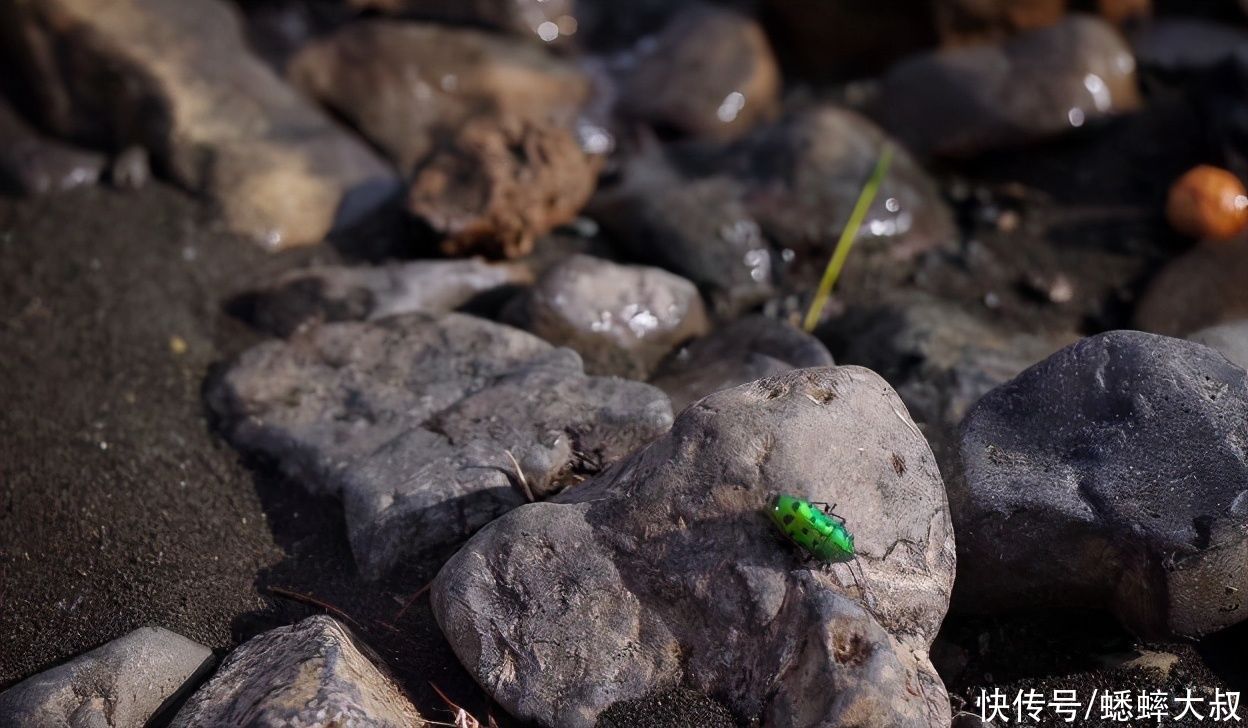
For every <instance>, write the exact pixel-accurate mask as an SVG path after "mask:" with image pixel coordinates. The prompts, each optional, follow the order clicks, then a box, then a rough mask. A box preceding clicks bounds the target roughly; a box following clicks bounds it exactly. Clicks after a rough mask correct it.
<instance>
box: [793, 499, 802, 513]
mask: <svg viewBox="0 0 1248 728" xmlns="http://www.w3.org/2000/svg"><path fill="white" fill-rule="evenodd" d="M801 510H802V504H801V503H798V502H797V501H793V512H794V513H798V512H800V511H801Z"/></svg>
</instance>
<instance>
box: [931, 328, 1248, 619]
mask: <svg viewBox="0 0 1248 728" xmlns="http://www.w3.org/2000/svg"><path fill="white" fill-rule="evenodd" d="M1246 379H1248V375H1246V374H1245V373H1244V370H1243V369H1240V368H1239V367H1237V366H1235V365H1233V364H1231V363H1230V362H1228V361H1227V360H1226V358H1225V357H1223V356H1222V355H1220V354H1218V353H1217V352H1215V351H1213V350H1211V349H1209V348H1207V347H1204V346H1201V345H1199V344H1195V343H1192V342H1189V341H1183V340H1180V339H1170V338H1166V337H1163V336H1155V335H1153V334H1145V333H1141V332H1135V331H1111V332H1109V333H1107V334H1101V335H1100V336H1094V337H1091V338H1087V339H1084V340H1082V341H1080V342H1078V343H1076V344H1073V345H1071V346H1069V347H1067V348H1065V349H1063V350H1062V351H1060V352H1058V353H1056V354H1054V355H1053V356H1051V357H1049V358H1048V359H1046V360H1045V361H1043V362H1041V363H1040V364H1037V365H1036V366H1034V367H1032V368H1030V369H1028V370H1027V371H1025V372H1023V373H1022V374H1021V375H1019V376H1018V377H1017V378H1015V379H1014V380H1013V381H1011V382H1009V383H1008V384H1005V385H1003V386H1001V387H998V388H997V389H994V390H993V391H992V392H990V393H989V394H987V395H986V396H985V397H984V398H983V399H981V400H980V401H979V404H978V405H976V406H975V407H974V408H973V409H972V410H971V412H970V414H968V415H967V418H966V421H965V422H964V423H963V425H962V435H961V449H960V456H961V461H962V464H961V468H960V470H959V471H958V472H956V473H955V476H957V477H954V478H953V479H952V482H951V483H950V490H949V496H950V504H951V507H952V509H953V515H954V522H955V523H956V524H957V532H958V567H959V571H958V594H957V600H958V601H957V603H958V605H959V606H960V607H961V608H964V609H968V610H975V611H991V610H998V609H1007V608H1014V607H1028V608H1035V607H1042V606H1047V605H1061V606H1084V607H1088V606H1090V607H1104V608H1107V609H1109V610H1112V611H1113V612H1114V613H1115V614H1116V615H1117V616H1118V617H1119V618H1120V619H1121V620H1122V621H1123V622H1124V623H1125V624H1127V625H1128V626H1129V627H1130V628H1131V629H1133V630H1134V631H1136V632H1137V633H1139V634H1141V635H1145V636H1169V635H1181V636H1191V637H1195V636H1199V635H1203V634H1207V633H1209V632H1212V631H1214V630H1217V629H1221V628H1222V627H1225V626H1227V625H1230V624H1234V623H1236V622H1239V621H1240V620H1242V619H1243V618H1244V617H1245V616H1246V615H1248V610H1245V609H1244V604H1243V601H1244V598H1245V597H1244V595H1245V594H1248V568H1245V566H1248V564H1246V563H1245V561H1246V558H1245V555H1244V554H1245V553H1248V543H1246V537H1248V462H1246V457H1248V456H1246V455H1245V453H1246V452H1248V381H1246Z"/></svg>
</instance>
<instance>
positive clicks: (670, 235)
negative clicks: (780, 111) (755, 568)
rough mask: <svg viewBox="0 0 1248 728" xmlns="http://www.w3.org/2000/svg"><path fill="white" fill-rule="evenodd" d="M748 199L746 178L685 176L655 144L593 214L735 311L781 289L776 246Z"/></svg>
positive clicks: (631, 245)
mask: <svg viewBox="0 0 1248 728" xmlns="http://www.w3.org/2000/svg"><path fill="white" fill-rule="evenodd" d="M744 198H745V188H744V186H743V185H742V184H741V183H740V182H739V181H737V180H735V179H733V178H731V177H729V176H727V175H715V176H710V177H704V178H699V179H689V178H686V177H685V176H683V175H681V174H680V173H679V172H677V171H676V170H675V169H673V168H672V166H671V165H670V164H668V162H667V160H666V159H664V158H663V155H662V154H660V153H658V152H657V150H650V151H649V152H648V153H645V154H639V155H636V156H633V157H631V158H629V159H628V160H627V161H626V162H625V163H624V165H623V171H622V175H621V179H620V183H619V184H618V185H616V186H614V187H612V188H610V189H607V190H602V191H600V192H599V194H598V195H597V196H596V197H595V199H594V200H593V201H592V202H591V204H590V210H589V214H590V215H592V216H593V217H594V218H595V219H596V220H598V222H600V223H601V224H602V226H603V227H604V228H605V229H606V231H607V233H608V234H609V235H610V236H611V237H612V238H613V239H614V240H615V242H616V243H617V244H618V245H619V246H620V247H621V248H623V249H624V250H627V251H628V252H629V253H631V254H632V255H633V257H635V258H637V259H638V260H640V261H641V262H644V263H649V264H651V265H658V266H662V267H663V268H666V269H668V270H670V271H673V272H675V273H678V274H680V275H682V276H684V277H685V278H688V279H689V280H691V281H693V282H694V283H696V284H697V285H698V287H699V288H701V289H702V290H703V291H704V292H705V293H706V296H707V299H708V300H709V301H710V303H711V306H712V307H713V308H714V310H715V311H716V312H718V313H720V314H723V315H728V316H730V315H734V314H738V313H740V312H742V311H744V310H746V309H748V308H750V307H752V306H754V305H756V304H759V303H761V302H763V301H765V300H767V299H768V298H770V297H771V296H772V295H773V294H774V293H775V288H774V286H773V281H772V277H773V272H772V271H773V254H772V250H771V246H770V244H769V243H768V242H767V240H766V239H764V238H763V233H762V228H761V227H760V226H759V224H758V221H756V220H755V219H754V218H753V217H752V216H751V215H750V212H749V210H747V209H746V206H745V203H744Z"/></svg>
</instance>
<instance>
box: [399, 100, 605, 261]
mask: <svg viewBox="0 0 1248 728" xmlns="http://www.w3.org/2000/svg"><path fill="white" fill-rule="evenodd" d="M600 166H601V160H600V158H598V157H592V156H590V155H588V154H586V153H585V152H584V151H583V150H582V149H581V146H580V143H579V142H577V140H576V138H575V137H573V136H572V133H571V132H569V131H568V130H566V129H564V128H562V127H560V126H558V125H556V124H554V123H551V122H548V121H547V122H534V121H530V120H526V119H522V118H518V117H503V118H494V117H492V116H485V117H479V118H475V119H471V120H469V121H468V122H466V123H465V124H464V125H463V127H462V128H460V129H458V130H457V131H455V132H454V134H453V135H452V136H451V137H450V138H449V140H447V141H446V142H445V143H444V144H443V145H441V146H439V148H438V149H437V150H436V151H434V152H433V153H431V154H430V155H429V156H428V157H426V158H425V159H424V160H423V161H421V162H420V164H419V165H418V166H417V168H416V171H415V173H414V175H413V178H412V183H411V186H410V187H409V188H408V192H407V210H408V212H410V213H412V214H413V215H415V216H417V217H419V218H420V219H422V220H424V221H425V222H426V223H427V224H428V225H429V227H431V228H433V231H434V232H435V233H438V234H439V235H441V236H442V241H441V248H442V252H443V253H445V254H447V255H465V254H473V253H481V254H486V255H491V256H494V257H506V258H516V257H520V256H522V255H526V254H528V253H531V252H532V251H533V244H534V241H535V240H536V239H537V237H538V236H540V235H544V234H545V233H547V232H550V231H551V230H552V229H553V228H555V227H556V226H558V225H562V224H564V223H568V222H571V221H572V220H573V219H574V218H575V217H576V215H577V213H579V212H580V211H581V208H582V207H583V206H584V205H585V203H586V202H587V201H588V200H589V196H590V195H592V194H593V193H594V187H595V185H596V183H597V181H598V169H599V167H600Z"/></svg>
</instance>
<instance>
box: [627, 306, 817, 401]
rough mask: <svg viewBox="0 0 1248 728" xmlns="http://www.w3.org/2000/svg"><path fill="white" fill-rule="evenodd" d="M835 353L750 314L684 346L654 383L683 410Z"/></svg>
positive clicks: (790, 328) (780, 323) (786, 327)
mask: <svg viewBox="0 0 1248 728" xmlns="http://www.w3.org/2000/svg"><path fill="white" fill-rule="evenodd" d="M831 365H832V355H831V354H829V353H828V350H827V349H826V348H824V346H823V344H821V343H820V342H819V340H818V339H816V338H815V337H813V336H811V335H810V334H807V333H806V332H804V331H801V330H800V329H796V328H794V327H793V326H791V325H789V324H787V323H785V322H783V321H777V320H775V319H772V318H768V317H766V316H761V315H752V316H746V317H745V318H742V319H739V320H737V321H734V322H732V323H730V324H728V325H726V326H722V327H720V328H717V329H715V331H713V332H711V334H709V335H708V336H704V337H702V338H700V339H697V340H696V341H693V342H692V343H690V344H689V345H688V346H684V347H681V348H680V350H679V351H677V352H674V353H673V354H672V355H671V356H669V357H668V358H667V359H666V360H664V362H663V363H662V364H661V365H660V366H659V368H658V370H657V371H656V372H655V373H654V376H652V377H651V378H650V383H651V384H653V385H654V386H656V387H658V388H659V389H662V390H663V391H664V392H666V393H667V396H668V397H670V398H671V400H672V410H673V411H676V412H679V411H681V410H683V409H684V408H685V407H687V406H688V405H689V404H691V403H692V402H694V401H696V400H699V399H701V398H703V397H705V396H706V395H708V394H711V393H712V392H718V391H720V390H721V389H729V388H731V387H735V386H738V385H740V384H746V383H748V382H752V381H754V380H756V379H764V378H767V377H774V376H776V375H779V374H782V373H784V372H787V371H789V370H790V369H805V368H809V367H826V366H831Z"/></svg>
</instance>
